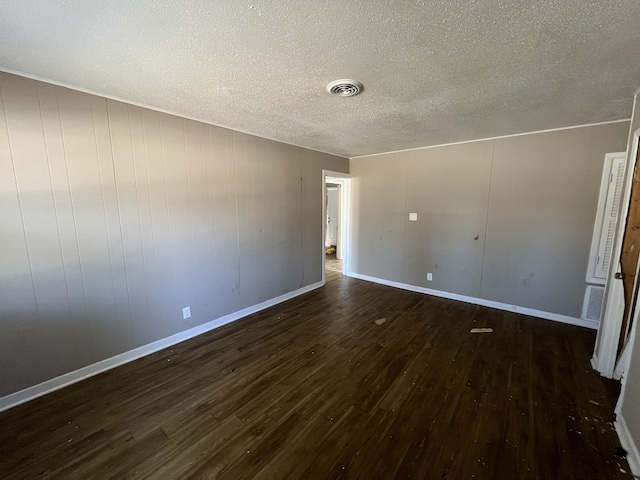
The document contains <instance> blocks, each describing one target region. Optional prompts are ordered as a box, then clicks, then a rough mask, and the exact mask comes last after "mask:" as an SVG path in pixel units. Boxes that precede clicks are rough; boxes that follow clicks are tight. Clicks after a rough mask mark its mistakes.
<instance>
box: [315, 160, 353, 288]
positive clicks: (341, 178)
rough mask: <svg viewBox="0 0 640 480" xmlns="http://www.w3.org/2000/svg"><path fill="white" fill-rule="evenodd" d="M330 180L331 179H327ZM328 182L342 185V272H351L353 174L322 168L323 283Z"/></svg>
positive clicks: (347, 273)
mask: <svg viewBox="0 0 640 480" xmlns="http://www.w3.org/2000/svg"><path fill="white" fill-rule="evenodd" d="M327 180H329V181H327ZM327 183H337V184H339V185H340V187H341V188H340V189H338V192H339V193H340V199H339V202H338V203H339V204H340V205H339V208H340V212H339V213H338V216H339V218H340V224H339V227H338V228H339V229H338V236H339V242H340V244H341V249H342V274H343V275H349V273H350V272H351V268H350V265H351V264H350V260H351V245H350V242H351V175H349V174H348V173H343V172H334V171H332V170H322V251H321V254H322V264H321V265H322V284H323V285H324V284H325V283H326V280H327V279H326V270H325V269H326V264H325V260H326V257H327V255H326V252H325V247H324V240H325V238H326V234H327V232H326V228H327V202H326V193H327Z"/></svg>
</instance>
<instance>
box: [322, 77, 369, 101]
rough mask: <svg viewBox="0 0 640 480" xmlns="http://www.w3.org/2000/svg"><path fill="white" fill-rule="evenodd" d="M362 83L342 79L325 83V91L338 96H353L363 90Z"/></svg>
mask: <svg viewBox="0 0 640 480" xmlns="http://www.w3.org/2000/svg"><path fill="white" fill-rule="evenodd" d="M363 88H364V87H363V85H362V84H361V83H360V82H358V81H356V80H349V79H342V80H336V81H334V82H331V83H330V84H329V85H327V92H329V93H332V94H333V95H338V96H340V97H353V96H354V95H358V94H359V93H360V92H362V90H363Z"/></svg>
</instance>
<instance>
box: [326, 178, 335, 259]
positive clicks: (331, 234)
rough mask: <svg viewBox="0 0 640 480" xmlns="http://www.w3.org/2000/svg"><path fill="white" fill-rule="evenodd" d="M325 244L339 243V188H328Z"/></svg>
mask: <svg viewBox="0 0 640 480" xmlns="http://www.w3.org/2000/svg"><path fill="white" fill-rule="evenodd" d="M324 243H325V246H327V247H329V246H331V245H338V189H337V188H336V187H330V188H327V235H326V238H325V242H324Z"/></svg>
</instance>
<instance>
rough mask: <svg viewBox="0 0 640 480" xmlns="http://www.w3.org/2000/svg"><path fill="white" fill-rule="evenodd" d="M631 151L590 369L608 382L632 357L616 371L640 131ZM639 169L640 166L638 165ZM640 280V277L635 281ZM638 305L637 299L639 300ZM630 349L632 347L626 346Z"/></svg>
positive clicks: (626, 358)
mask: <svg viewBox="0 0 640 480" xmlns="http://www.w3.org/2000/svg"><path fill="white" fill-rule="evenodd" d="M629 143H630V148H628V150H627V164H626V171H625V180H624V187H623V192H622V199H621V202H620V212H619V214H618V224H617V226H616V236H615V240H614V247H613V255H612V257H611V258H612V259H615V260H616V262H615V263H613V262H612V263H611V265H610V268H609V272H608V274H607V281H606V284H605V291H604V301H603V305H604V308H603V309H602V315H601V316H600V326H599V328H598V335H597V337H596V345H595V348H594V351H593V357H592V358H591V365H592V366H593V368H594V369H595V370H597V371H598V372H599V373H600V374H601V375H603V376H605V377H607V378H613V377H614V373H615V374H616V376H618V378H619V375H622V373H623V372H625V371H626V370H627V366H628V365H626V364H628V361H629V358H628V357H629V356H623V357H622V358H621V363H625V365H619V367H620V368H616V360H617V356H618V342H619V339H620V330H621V329H622V323H623V318H622V317H623V316H624V291H623V285H622V281H621V280H619V279H616V278H615V274H616V273H618V272H619V271H620V255H621V254H622V242H623V240H624V232H625V227H626V223H627V222H626V220H627V214H628V212H629V202H630V200H631V187H632V186H633V175H634V172H635V169H636V165H635V162H636V158H637V154H638V144H639V143H640V128H639V129H637V130H635V131H634V132H632V133H631V141H630V142H629ZM638 168H640V165H638ZM636 278H637V277H636ZM635 301H637V298H636V300H635ZM639 313H640V309H639V308H636V309H635V311H634V321H633V324H634V327H635V325H636V324H637V322H638V318H637V317H638V314H639ZM627 346H628V347H629V345H627Z"/></svg>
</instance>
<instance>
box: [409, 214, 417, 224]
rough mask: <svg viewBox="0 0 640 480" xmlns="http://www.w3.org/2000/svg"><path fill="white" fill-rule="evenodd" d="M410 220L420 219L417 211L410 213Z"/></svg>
mask: <svg viewBox="0 0 640 480" xmlns="http://www.w3.org/2000/svg"><path fill="white" fill-rule="evenodd" d="M409 221H410V222H417V221H418V214H417V213H410V214H409Z"/></svg>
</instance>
